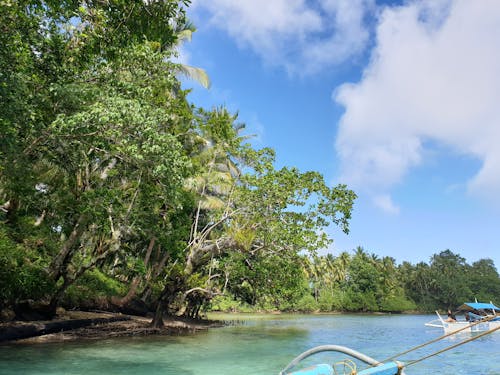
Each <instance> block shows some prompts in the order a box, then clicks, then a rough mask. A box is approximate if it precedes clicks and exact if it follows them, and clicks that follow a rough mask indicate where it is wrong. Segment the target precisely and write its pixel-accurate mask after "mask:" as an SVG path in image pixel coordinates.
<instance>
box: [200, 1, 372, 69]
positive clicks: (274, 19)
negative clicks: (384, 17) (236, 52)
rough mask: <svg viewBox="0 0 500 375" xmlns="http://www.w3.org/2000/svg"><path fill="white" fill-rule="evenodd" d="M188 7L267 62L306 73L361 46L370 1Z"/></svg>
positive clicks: (220, 3) (340, 59)
mask: <svg viewBox="0 0 500 375" xmlns="http://www.w3.org/2000/svg"><path fill="white" fill-rule="evenodd" d="M192 8H193V9H194V10H195V11H201V10H204V11H207V13H208V17H209V18H210V23H211V25H213V26H214V27H217V28H220V29H223V30H225V31H226V32H227V33H228V34H229V35H230V36H231V37H232V38H234V39H235V40H236V42H237V43H238V44H239V45H240V46H241V47H249V48H251V49H252V50H253V51H254V52H255V53H256V54H258V55H260V56H261V58H262V59H263V60H264V61H265V62H266V63H267V64H271V65H277V66H283V67H285V68H286V69H287V70H288V71H289V72H291V73H294V74H296V73H298V74H309V73H315V72H318V71H319V70H321V69H323V68H326V67H329V66H332V65H335V64H339V63H342V62H345V61H346V60H347V59H349V58H351V57H353V56H356V55H358V54H359V53H361V52H362V51H363V50H364V48H365V47H366V44H367V42H368V40H369V32H368V30H367V28H366V25H365V22H364V18H365V16H366V13H367V12H368V10H370V9H372V8H374V0H314V1H310V0H309V1H308V0H272V1H269V0H239V1H235V0H197V1H195V2H194V3H193V4H192Z"/></svg>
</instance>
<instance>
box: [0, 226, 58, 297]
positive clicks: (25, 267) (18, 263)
mask: <svg viewBox="0 0 500 375" xmlns="http://www.w3.org/2000/svg"><path fill="white" fill-rule="evenodd" d="M0 285H1V287H0V305H2V304H5V305H12V304H14V303H15V302H17V301H22V300H25V299H41V298H43V297H46V296H47V295H48V294H50V293H51V292H52V291H53V289H54V284H53V283H52V281H51V280H50V278H49V277H48V274H47V272H46V271H45V269H44V262H43V259H42V258H41V257H40V255H39V254H37V252H36V251H33V250H30V249H29V248H27V247H25V246H23V245H21V244H17V243H15V242H13V241H12V240H10V239H9V238H8V236H7V235H6V233H5V231H3V230H0Z"/></svg>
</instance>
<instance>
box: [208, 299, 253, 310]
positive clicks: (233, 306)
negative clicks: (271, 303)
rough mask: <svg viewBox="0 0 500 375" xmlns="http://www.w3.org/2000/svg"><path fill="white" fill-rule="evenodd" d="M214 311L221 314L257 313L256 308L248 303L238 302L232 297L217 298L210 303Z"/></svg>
mask: <svg viewBox="0 0 500 375" xmlns="http://www.w3.org/2000/svg"><path fill="white" fill-rule="evenodd" d="M210 309H211V310H212V311H220V312H240V313H249V312H255V311H256V308H255V307H254V306H251V305H249V304H247V303H244V302H241V301H237V300H235V299H234V298H233V297H231V296H225V295H224V296H216V297H215V298H213V299H212V301H211V303H210Z"/></svg>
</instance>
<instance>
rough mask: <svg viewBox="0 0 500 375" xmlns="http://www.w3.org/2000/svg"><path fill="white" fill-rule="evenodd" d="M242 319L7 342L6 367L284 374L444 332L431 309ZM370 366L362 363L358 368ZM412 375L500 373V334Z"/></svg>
mask: <svg viewBox="0 0 500 375" xmlns="http://www.w3.org/2000/svg"><path fill="white" fill-rule="evenodd" d="M219 318H220V316H219ZM224 318H227V317H224ZM238 318H240V319H243V320H242V321H240V322H239V323H238V324H232V325H229V326H226V327H223V328H212V329H210V330H208V331H206V332H201V333H196V334H192V335H188V336H171V337H147V338H132V339H131V338H119V339H113V340H104V341H86V342H80V343H74V342H68V343H60V344H59V343H58V344H42V345H40V344H37V345H8V346H0V374H2V375H4V374H5V375H7V374H16V375H17V374H23V375H32V374H51V375H62V374H64V375H108V374H117V375H132V374H134V375H146V374H147V375H174V374H175V375H178V374H186V375H253V374H255V375H257V374H278V373H279V371H280V370H281V369H282V368H283V367H284V366H285V365H286V364H287V363H288V362H290V361H291V360H292V359H293V358H294V357H295V356H297V355H298V354H300V353H301V352H303V351H305V350H307V349H309V348H311V347H313V346H317V345H324V344H336V345H344V346H348V347H351V348H352V349H355V350H358V351H360V352H362V353H364V354H366V355H369V356H371V357H373V358H375V359H377V360H384V359H386V358H387V357H390V356H392V355H393V354H396V353H399V352H402V351H404V350H406V349H409V348H411V347H413V346H416V345H418V344H421V343H423V342H426V341H429V340H432V339H434V338H436V337H438V336H440V335H441V331H440V330H438V329H431V328H427V327H424V323H425V322H426V321H429V320H431V319H433V317H432V316H429V315H417V316H415V315H411V316H409V315H385V316H380V315H377V316H375V315H311V316H302V315H273V316H269V315H268V316H246V317H244V318H242V317H241V316H238ZM233 319H234V317H233ZM469 337H471V336H470V335H467V334H465V335H462V336H460V337H456V338H447V339H445V340H444V342H442V343H439V344H434V345H432V346H431V347H428V348H423V349H421V350H419V351H417V352H413V353H410V354H407V355H405V356H403V357H401V358H399V359H400V360H403V361H407V362H408V361H410V360H414V359H417V358H420V357H422V356H424V355H427V354H430V353H432V352H433V351H435V350H438V349H441V348H443V347H445V346H449V345H453V344H456V343H458V342H459V341H461V340H463V339H466V338H469ZM342 358H344V356H339V355H337V356H335V357H328V358H325V357H324V356H323V355H322V356H320V357H319V359H318V360H319V361H321V362H330V363H333V362H337V361H338V360H340V359H342ZM362 368H364V366H363V365H362V364H358V370H359V369H362ZM406 374H407V375H414V374H450V375H452V374H454V375H455V374H484V375H487V374H500V333H494V334H492V335H490V336H486V337H482V338H479V339H478V340H476V341H473V342H471V343H468V344H466V345H464V346H461V347H458V348H456V349H454V350H452V351H448V352H446V353H443V354H441V355H439V356H437V357H433V358H430V359H428V360H425V361H423V362H421V363H417V364H415V365H413V366H411V367H409V368H408V369H407V370H406Z"/></svg>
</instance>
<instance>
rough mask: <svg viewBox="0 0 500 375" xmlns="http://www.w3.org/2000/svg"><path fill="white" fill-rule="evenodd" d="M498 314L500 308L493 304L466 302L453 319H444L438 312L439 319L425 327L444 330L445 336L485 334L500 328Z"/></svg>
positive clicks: (499, 316)
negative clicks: (451, 334) (462, 333)
mask: <svg viewBox="0 0 500 375" xmlns="http://www.w3.org/2000/svg"><path fill="white" fill-rule="evenodd" d="M498 313H500V307H497V306H495V305H494V304H493V303H491V302H490V303H484V302H466V303H464V304H463V305H461V306H459V307H458V308H457V311H456V313H455V314H453V315H452V317H450V316H448V317H446V318H443V316H441V314H439V312H437V311H436V314H437V316H438V319H435V320H431V321H430V322H428V323H425V325H426V326H427V327H435V328H442V329H443V330H444V333H445V334H449V333H453V332H465V333H471V332H485V331H489V330H492V329H494V328H497V327H500V315H499V314H498ZM499 332H500V331H499Z"/></svg>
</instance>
